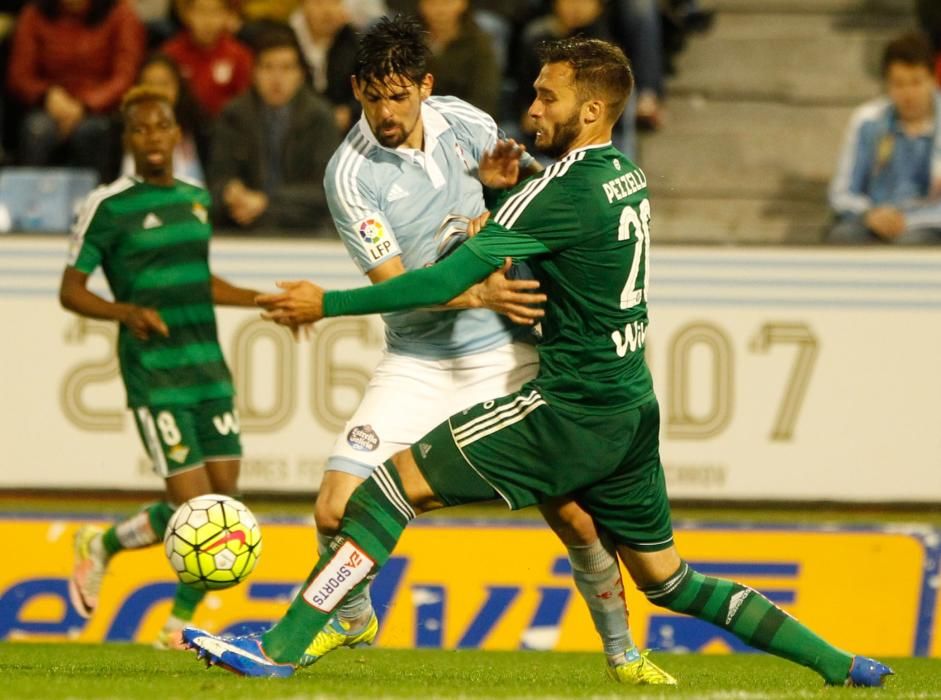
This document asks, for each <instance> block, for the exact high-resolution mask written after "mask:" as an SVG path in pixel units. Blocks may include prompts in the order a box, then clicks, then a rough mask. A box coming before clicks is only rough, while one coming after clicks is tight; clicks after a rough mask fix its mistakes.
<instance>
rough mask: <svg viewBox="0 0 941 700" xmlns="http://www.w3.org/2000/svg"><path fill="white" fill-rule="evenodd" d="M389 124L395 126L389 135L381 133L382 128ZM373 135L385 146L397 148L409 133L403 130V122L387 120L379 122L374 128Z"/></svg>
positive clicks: (406, 138)
mask: <svg viewBox="0 0 941 700" xmlns="http://www.w3.org/2000/svg"><path fill="white" fill-rule="evenodd" d="M390 126H394V127H397V129H396V131H394V132H392V134H389V135H386V134H383V133H382V129H383V128H385V127H390ZM375 136H376V140H377V141H378V142H379V143H381V144H382V145H383V146H385V147H386V148H398V147H399V146H401V145H402V144H403V143H405V142H406V141H407V140H408V137H409V134H408V133H407V132H406V131H405V125H404V124H400V123H399V122H394V121H387V122H383V123H381V124H379V126H378V127H377V128H376V133H375Z"/></svg>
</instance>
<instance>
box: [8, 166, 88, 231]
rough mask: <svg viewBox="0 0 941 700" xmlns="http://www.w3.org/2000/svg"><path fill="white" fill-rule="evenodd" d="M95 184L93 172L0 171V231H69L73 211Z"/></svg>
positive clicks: (55, 169)
mask: <svg viewBox="0 0 941 700" xmlns="http://www.w3.org/2000/svg"><path fill="white" fill-rule="evenodd" d="M97 184H98V175H97V173H95V171H94V170H87V169H81V168H4V169H3V170H2V171H0V230H2V231H4V232H6V231H11V230H12V231H42V232H48V233H58V232H63V231H68V230H69V226H70V225H71V222H72V217H73V216H74V213H75V210H76V208H77V207H78V206H79V204H80V203H81V201H82V200H83V199H84V198H85V196H86V195H87V194H88V193H89V192H90V191H91V190H92V189H93V188H94V187H95V185H97Z"/></svg>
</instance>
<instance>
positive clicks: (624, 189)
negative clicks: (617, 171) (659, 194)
mask: <svg viewBox="0 0 941 700" xmlns="http://www.w3.org/2000/svg"><path fill="white" fill-rule="evenodd" d="M646 186H647V176H646V175H644V171H643V170H640V169H639V168H638V169H636V170H631V171H630V172H629V173H625V174H624V175H621V176H620V177H616V178H614V179H613V180H608V181H607V182H606V183H604V184H603V185H602V186H601V187H602V188H603V189H604V193H605V195H606V196H607V198H608V204H610V203H611V202H616V201H619V200H621V199H624V198H625V197H630V196H631V195H632V194H634V193H635V192H637V191H639V190H642V189H644V188H645V187H646Z"/></svg>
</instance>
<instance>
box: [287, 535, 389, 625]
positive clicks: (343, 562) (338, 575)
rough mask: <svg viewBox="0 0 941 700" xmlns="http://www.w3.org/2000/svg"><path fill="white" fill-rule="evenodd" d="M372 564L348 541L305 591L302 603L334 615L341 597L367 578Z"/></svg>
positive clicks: (366, 556) (364, 554)
mask: <svg viewBox="0 0 941 700" xmlns="http://www.w3.org/2000/svg"><path fill="white" fill-rule="evenodd" d="M375 563H376V562H374V561H373V560H372V559H370V558H369V556H368V555H367V554H366V553H365V552H363V551H362V550H361V549H360V548H359V547H357V546H356V545H355V544H354V543H353V542H350V541H349V540H347V541H346V542H344V543H343V546H342V547H340V548H339V549H338V550H337V552H336V554H335V555H334V556H333V559H331V560H330V563H329V564H327V566H326V567H325V568H324V569H323V571H321V572H320V573H319V574H317V576H316V577H314V580H313V581H311V582H310V585H309V586H307V588H306V589H305V590H304V593H303V596H304V600H306V601H307V602H308V603H310V604H311V605H312V606H313V607H315V608H317V610H319V611H321V612H325V613H329V612H333V609H334V608H335V607H336V606H337V605H339V604H340V602H341V601H342V600H343V597H344V596H345V595H346V594H347V593H349V592H350V591H351V590H352V589H353V587H354V586H355V585H356V584H358V583H359V582H360V581H362V580H363V579H365V578H366V577H367V576H368V575H369V572H370V571H372V568H373V566H374V565H375Z"/></svg>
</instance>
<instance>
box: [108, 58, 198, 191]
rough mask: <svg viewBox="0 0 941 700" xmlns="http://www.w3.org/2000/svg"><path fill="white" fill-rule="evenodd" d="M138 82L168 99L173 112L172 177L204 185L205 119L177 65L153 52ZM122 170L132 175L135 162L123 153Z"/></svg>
mask: <svg viewBox="0 0 941 700" xmlns="http://www.w3.org/2000/svg"><path fill="white" fill-rule="evenodd" d="M138 83H140V84H141V85H146V86H148V87H152V88H156V89H157V90H160V91H161V92H162V93H164V94H165V95H167V96H168V97H169V98H170V104H172V105H173V110H174V112H175V113H176V121H177V124H178V125H179V127H180V133H181V138H180V141H179V143H177V145H176V147H175V148H174V149H173V175H174V176H175V177H177V178H181V179H184V180H189V181H191V182H195V183H197V184H199V185H204V184H205V182H206V175H205V168H204V167H203V164H204V163H208V162H209V130H208V128H207V120H206V119H205V116H204V115H203V113H202V110H200V108H199V105H198V104H197V103H196V99H195V98H194V97H193V94H192V93H191V92H190V90H189V86H188V85H187V84H186V82H185V81H184V80H183V76H182V75H181V74H180V69H179V67H178V66H177V65H176V62H175V61H174V60H173V59H172V58H170V57H169V56H167V55H166V54H162V53H156V54H153V55H152V56H151V57H150V58H148V59H147V60H146V61H145V62H144V65H143V66H142V67H141V70H140V77H139V78H138ZM122 171H123V172H124V174H126V175H132V174H134V159H133V158H132V157H131V154H130V153H125V154H124V165H123V168H122Z"/></svg>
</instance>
